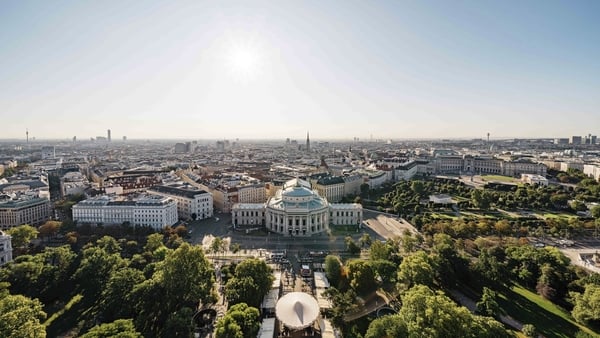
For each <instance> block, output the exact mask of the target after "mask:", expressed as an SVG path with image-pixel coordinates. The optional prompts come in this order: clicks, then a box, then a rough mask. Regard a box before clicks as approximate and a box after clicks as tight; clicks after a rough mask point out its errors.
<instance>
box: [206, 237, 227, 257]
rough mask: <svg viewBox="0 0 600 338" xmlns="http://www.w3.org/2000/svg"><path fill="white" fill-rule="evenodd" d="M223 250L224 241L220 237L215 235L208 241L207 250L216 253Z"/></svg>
mask: <svg viewBox="0 0 600 338" xmlns="http://www.w3.org/2000/svg"><path fill="white" fill-rule="evenodd" d="M224 250H225V241H223V238H221V237H215V238H214V239H213V240H212V242H211V243H210V248H209V251H210V252H211V253H213V254H218V253H220V252H222V251H224Z"/></svg>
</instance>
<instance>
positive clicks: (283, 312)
mask: <svg viewBox="0 0 600 338" xmlns="http://www.w3.org/2000/svg"><path fill="white" fill-rule="evenodd" d="M275 315H276V316H277V319H279V321H281V323H283V325H285V326H286V327H288V328H290V329H294V330H298V329H303V328H305V327H308V326H310V325H311V324H312V323H313V322H314V321H315V320H316V319H317V317H318V316H319V304H318V303H317V300H316V299H314V298H313V297H312V296H311V295H309V294H307V293H304V292H290V293H288V294H287V295H285V296H283V297H281V299H279V301H278V302H277V305H276V306H275Z"/></svg>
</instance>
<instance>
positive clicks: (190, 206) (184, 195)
mask: <svg viewBox="0 0 600 338" xmlns="http://www.w3.org/2000/svg"><path fill="white" fill-rule="evenodd" d="M147 192H148V193H150V194H153V195H160V196H165V197H170V198H172V199H174V200H175V201H176V202H177V214H178V216H179V218H180V219H186V220H187V219H206V218H210V217H212V216H213V198H212V194H210V193H209V192H206V191H204V190H200V189H191V188H180V187H172V186H163V185H159V186H155V187H152V188H150V189H148V190H147Z"/></svg>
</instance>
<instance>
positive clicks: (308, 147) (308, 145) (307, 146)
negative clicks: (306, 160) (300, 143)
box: [306, 131, 310, 152]
mask: <svg viewBox="0 0 600 338" xmlns="http://www.w3.org/2000/svg"><path fill="white" fill-rule="evenodd" d="M306 152H310V138H309V137H308V131H307V132H306Z"/></svg>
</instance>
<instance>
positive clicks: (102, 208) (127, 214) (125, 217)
mask: <svg viewBox="0 0 600 338" xmlns="http://www.w3.org/2000/svg"><path fill="white" fill-rule="evenodd" d="M73 220H74V221H78V222H80V223H93V224H122V223H124V222H129V223H130V224H131V225H132V226H150V227H152V228H153V229H155V230H162V229H163V228H164V227H165V226H167V225H169V226H170V225H173V224H175V223H177V220H178V217H177V202H175V200H173V199H172V198H169V197H163V196H155V195H149V196H143V197H140V198H138V199H136V200H129V201H116V200H111V198H110V197H108V196H100V197H97V198H92V199H87V200H85V201H81V202H79V203H77V204H75V205H74V206H73Z"/></svg>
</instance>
